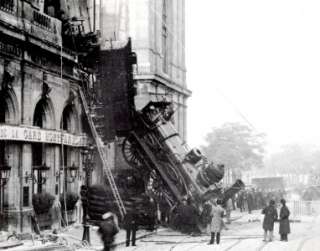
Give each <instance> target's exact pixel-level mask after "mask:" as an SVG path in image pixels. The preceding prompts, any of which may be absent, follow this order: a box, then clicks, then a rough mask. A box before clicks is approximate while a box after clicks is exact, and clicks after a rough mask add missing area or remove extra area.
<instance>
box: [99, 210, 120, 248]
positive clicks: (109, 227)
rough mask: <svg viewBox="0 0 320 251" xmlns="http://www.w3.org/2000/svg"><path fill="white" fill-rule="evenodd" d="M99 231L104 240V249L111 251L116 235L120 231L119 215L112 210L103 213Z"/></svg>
mask: <svg viewBox="0 0 320 251" xmlns="http://www.w3.org/2000/svg"><path fill="white" fill-rule="evenodd" d="M102 219H103V221H102V222H101V223H100V226H99V230H98V233H99V234H100V236H101V239H102V241H103V245H104V249H103V251H110V250H111V247H112V244H113V242H114V237H115V235H116V234H117V233H118V232H119V227H118V219H117V216H116V215H115V214H113V213H111V212H108V213H105V214H103V215H102Z"/></svg>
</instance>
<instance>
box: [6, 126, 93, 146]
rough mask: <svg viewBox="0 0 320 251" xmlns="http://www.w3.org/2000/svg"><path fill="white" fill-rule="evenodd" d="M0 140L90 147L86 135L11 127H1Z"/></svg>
mask: <svg viewBox="0 0 320 251" xmlns="http://www.w3.org/2000/svg"><path fill="white" fill-rule="evenodd" d="M0 140H14V141H26V142H40V143H49V144H61V143H63V144H64V145H67V146H74V147H84V146H87V145H88V137H87V136H86V135H74V134H71V133H67V132H64V131H55V130H47V129H40V128H36V127H22V126H10V125H0Z"/></svg>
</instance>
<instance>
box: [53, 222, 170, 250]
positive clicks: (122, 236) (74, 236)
mask: <svg viewBox="0 0 320 251" xmlns="http://www.w3.org/2000/svg"><path fill="white" fill-rule="evenodd" d="M164 230H165V228H161V227H160V228H158V229H157V230H155V231H146V230H138V231H137V235H136V238H137V239H141V238H144V237H146V236H149V235H152V234H156V233H157V232H160V231H164ZM82 234H83V227H82V225H81V224H77V225H73V226H71V227H69V228H68V229H67V230H66V231H64V232H62V233H60V234H58V235H59V236H61V237H63V238H65V239H66V240H67V242H68V244H69V245H72V246H77V245H79V243H81V242H82ZM125 242H126V231H125V230H123V229H120V231H119V233H118V234H117V235H116V238H115V242H114V245H115V246H119V245H124V244H125ZM90 244H91V245H90V249H93V250H102V248H103V243H102V241H101V239H100V236H99V234H98V227H93V226H92V227H91V228H90ZM84 248H85V249H81V248H80V246H78V249H77V250H88V247H84Z"/></svg>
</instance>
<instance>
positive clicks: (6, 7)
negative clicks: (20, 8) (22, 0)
mask: <svg viewBox="0 0 320 251" xmlns="http://www.w3.org/2000/svg"><path fill="white" fill-rule="evenodd" d="M0 10H3V11H5V12H9V13H13V12H14V0H0Z"/></svg>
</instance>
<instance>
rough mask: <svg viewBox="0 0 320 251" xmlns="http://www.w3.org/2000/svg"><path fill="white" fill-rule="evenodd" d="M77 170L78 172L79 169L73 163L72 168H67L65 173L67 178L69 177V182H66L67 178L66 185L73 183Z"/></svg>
mask: <svg viewBox="0 0 320 251" xmlns="http://www.w3.org/2000/svg"><path fill="white" fill-rule="evenodd" d="M78 170H79V167H78V166H76V165H75V164H74V162H73V163H72V166H69V167H67V170H66V171H67V174H68V177H70V180H68V178H67V182H68V183H73V182H74V181H75V180H76V178H77V175H78Z"/></svg>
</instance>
